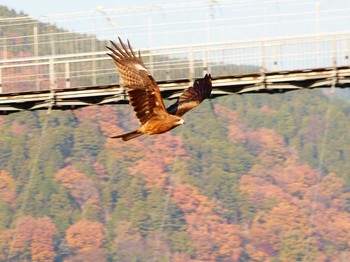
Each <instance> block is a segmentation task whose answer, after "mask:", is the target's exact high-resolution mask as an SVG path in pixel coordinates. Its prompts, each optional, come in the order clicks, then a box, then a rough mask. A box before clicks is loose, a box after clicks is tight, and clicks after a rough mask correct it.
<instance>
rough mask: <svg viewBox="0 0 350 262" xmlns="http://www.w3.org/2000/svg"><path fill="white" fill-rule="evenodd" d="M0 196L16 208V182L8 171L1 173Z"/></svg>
mask: <svg viewBox="0 0 350 262" xmlns="http://www.w3.org/2000/svg"><path fill="white" fill-rule="evenodd" d="M0 196H1V197H2V198H3V199H4V200H5V201H6V202H7V203H9V204H10V205H11V206H12V207H14V205H15V200H16V181H15V180H14V179H13V178H12V177H11V176H10V174H9V173H8V172H7V171H6V170H1V171H0Z"/></svg>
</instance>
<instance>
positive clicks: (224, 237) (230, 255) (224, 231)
mask: <svg viewBox="0 0 350 262" xmlns="http://www.w3.org/2000/svg"><path fill="white" fill-rule="evenodd" d="M170 191H171V193H172V197H173V200H174V201H175V202H176V203H177V204H178V205H179V207H180V208H181V209H182V211H183V212H184V214H185V219H186V222H187V225H188V229H187V231H188V233H189V235H190V236H191V238H192V241H193V243H194V246H195V248H196V254H197V256H196V258H197V259H198V260H205V261H215V260H217V259H219V258H226V259H231V261H237V260H238V258H239V255H240V243H241V242H240V238H239V232H238V228H237V227H236V226H235V225H232V224H228V223H227V222H226V221H225V220H224V219H223V218H222V217H220V216H219V215H217V214H216V211H215V208H216V207H215V205H214V203H213V202H211V201H210V200H209V199H208V198H207V197H205V196H203V195H200V194H199V192H198V191H197V190H196V189H195V188H193V187H191V186H189V185H174V186H173V187H171V188H170ZM214 247H216V248H214Z"/></svg>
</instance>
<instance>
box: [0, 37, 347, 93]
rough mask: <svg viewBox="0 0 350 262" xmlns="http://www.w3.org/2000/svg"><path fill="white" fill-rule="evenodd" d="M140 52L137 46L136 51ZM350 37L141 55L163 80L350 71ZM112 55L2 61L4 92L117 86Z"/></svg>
mask: <svg viewBox="0 0 350 262" xmlns="http://www.w3.org/2000/svg"><path fill="white" fill-rule="evenodd" d="M134 49H135V50H136V49H137V47H134ZM349 50H350V32H346V33H338V34H328V35H311V36H301V37H290V38H275V39H259V40H255V41H235V42H220V43H208V44H203V45H196V46H174V47H164V48H159V49H145V50H141V53H142V57H143V60H144V61H145V64H146V66H147V67H148V68H149V70H150V71H151V72H152V74H153V75H154V77H155V79H156V80H157V81H165V80H166V81H176V80H179V79H189V80H192V79H194V78H198V77H202V76H203V74H204V73H206V72H210V73H211V74H212V75H213V76H228V75H234V74H245V73H259V74H263V73H265V72H271V71H290V70H302V69H308V68H328V67H330V68H331V67H336V66H350V60H349V59H350V58H349V57H350V52H349ZM118 81H119V79H118V75H117V73H116V70H115V65H114V63H113V62H112V60H111V59H110V57H109V56H107V55H106V51H102V52H101V51H100V52H90V53H78V54H66V55H55V56H40V57H28V58H20V59H7V60H1V61H0V92H2V93H16V92H26V91H35V90H43V89H55V88H72V87H82V86H101V85H114V84H117V83H118Z"/></svg>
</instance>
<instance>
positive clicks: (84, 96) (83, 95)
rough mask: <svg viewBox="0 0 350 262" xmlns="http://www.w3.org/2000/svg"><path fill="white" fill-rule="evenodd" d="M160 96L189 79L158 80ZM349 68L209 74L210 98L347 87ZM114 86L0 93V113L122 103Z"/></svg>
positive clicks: (121, 92)
mask: <svg viewBox="0 0 350 262" xmlns="http://www.w3.org/2000/svg"><path fill="white" fill-rule="evenodd" d="M158 84H159V87H160V90H161V92H162V96H163V98H164V99H175V98H177V97H178V96H179V95H180V94H181V93H182V92H183V90H184V89H186V88H187V87H188V86H189V85H191V84H192V83H191V82H190V80H189V79H182V80H177V81H174V82H167V81H161V82H158ZM349 86H350V67H348V66H343V67H330V68H313V69H307V70H293V71H276V72H267V73H265V72H261V73H253V74H252V73H250V74H241V75H231V76H220V77H217V78H215V76H214V77H213V92H212V98H215V97H218V96H222V95H230V94H245V93H270V94H274V93H285V92H288V91H292V90H300V89H313V88H329V87H341V88H345V87H349ZM126 103H128V99H127V95H126V92H125V89H124V88H122V87H120V86H118V85H105V86H86V87H78V88H63V89H51V90H50V89H49V90H38V91H30V92H24V93H17V94H16V93H11V94H0V115H7V114H10V113H14V112H20V111H24V110H51V109H52V110H67V109H75V108H79V107H84V106H89V105H104V104H126Z"/></svg>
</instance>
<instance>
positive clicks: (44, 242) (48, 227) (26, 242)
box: [1, 216, 57, 261]
mask: <svg viewBox="0 0 350 262" xmlns="http://www.w3.org/2000/svg"><path fill="white" fill-rule="evenodd" d="M56 234H57V231H56V227H55V225H54V224H53V223H52V221H51V219H50V218H48V217H43V218H37V219H35V218H33V217H30V216H24V217H21V218H20V219H19V221H18V222H17V224H16V228H15V229H13V230H6V231H4V232H3V233H2V234H1V238H2V239H4V240H5V241H3V243H1V244H2V248H1V249H2V250H6V249H4V247H5V246H7V248H8V250H9V253H8V254H10V256H11V257H15V258H18V259H19V258H21V257H23V258H25V257H28V253H29V255H30V257H31V261H54V259H55V257H56V252H55V249H54V237H55V236H56ZM2 256H6V255H4V254H2ZM19 260H20V259H19Z"/></svg>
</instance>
